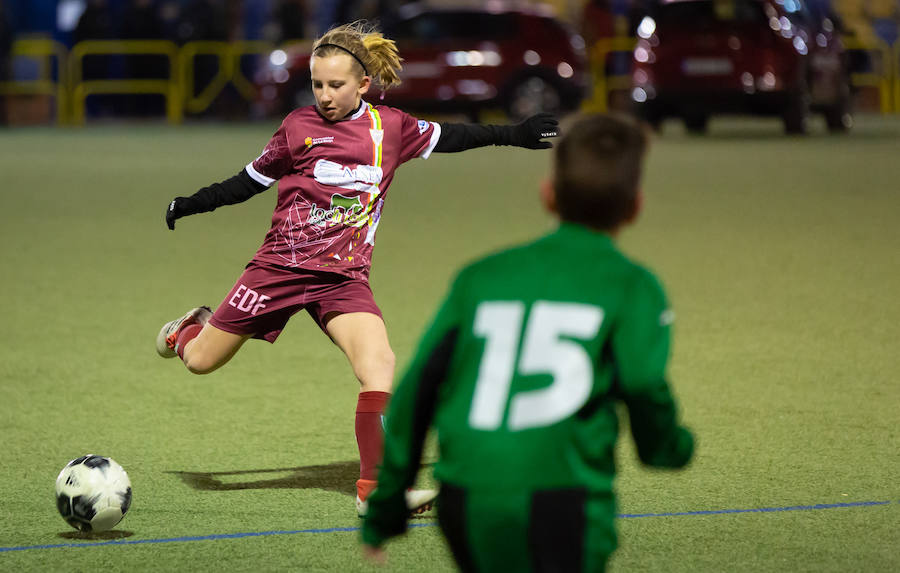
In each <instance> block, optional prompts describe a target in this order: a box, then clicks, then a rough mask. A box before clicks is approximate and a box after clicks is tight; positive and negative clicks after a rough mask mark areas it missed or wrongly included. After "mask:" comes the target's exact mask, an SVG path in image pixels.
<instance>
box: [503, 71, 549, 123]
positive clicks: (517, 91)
mask: <svg viewBox="0 0 900 573" xmlns="http://www.w3.org/2000/svg"><path fill="white" fill-rule="evenodd" d="M561 109H562V97H561V95H560V93H559V88H557V87H556V86H555V85H553V84H552V83H551V82H549V81H547V80H545V79H543V78H539V77H537V76H532V77H529V78H525V79H524V80H522V81H521V82H519V83H517V84H516V85H515V86H513V88H512V89H511V90H510V91H509V96H508V98H507V100H506V114H507V115H508V116H509V117H510V119H512V120H515V121H519V120H522V119H525V118H526V117H529V116H532V115H534V114H536V113H538V112H540V111H547V112H550V113H553V114H558V113H559V112H560V110H561Z"/></svg>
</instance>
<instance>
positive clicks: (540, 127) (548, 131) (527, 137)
mask: <svg viewBox="0 0 900 573" xmlns="http://www.w3.org/2000/svg"><path fill="white" fill-rule="evenodd" d="M558 135H559V122H558V121H557V120H556V118H555V117H553V114H551V113H547V112H545V111H542V112H540V113H536V114H534V115H533V116H531V117H529V118H528V119H526V120H525V121H523V122H521V123H517V124H516V125H514V126H513V128H512V144H513V145H517V146H519V147H524V148H526V149H549V148H551V147H553V144H552V143H550V142H549V141H541V140H542V139H545V138H547V137H557V136H558Z"/></svg>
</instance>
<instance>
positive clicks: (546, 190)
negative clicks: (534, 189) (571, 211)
mask: <svg viewBox="0 0 900 573" xmlns="http://www.w3.org/2000/svg"><path fill="white" fill-rule="evenodd" d="M540 193H541V204H542V205H543V206H544V209H546V210H547V211H549V212H551V213H553V214H554V215H558V214H559V211H558V210H557V208H556V189H554V188H553V182H552V181H551V180H550V179H547V178H545V179H543V180H541V186H540Z"/></svg>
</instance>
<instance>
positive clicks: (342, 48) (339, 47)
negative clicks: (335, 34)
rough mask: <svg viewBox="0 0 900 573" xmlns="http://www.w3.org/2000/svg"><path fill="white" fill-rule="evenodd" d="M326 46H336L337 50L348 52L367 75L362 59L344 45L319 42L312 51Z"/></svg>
mask: <svg viewBox="0 0 900 573" xmlns="http://www.w3.org/2000/svg"><path fill="white" fill-rule="evenodd" d="M326 46H331V47H332V48H337V49H338V50H343V51H345V52H347V53H348V54H350V55H351V56H353V59H354V60H356V61H357V62H359V65H361V66H362V69H363V72H365V74H366V75H369V70H368V69H366V65H365V64H364V63H363V62H362V60H360V59H359V57H358V56H357V55H356V54H354V53H353V52H351V51H350V50H348V49H347V48H345V47H344V46H338V45H337V44H319V45H318V46H316V49H315V50H313V51H318V50H319V48H324V47H326Z"/></svg>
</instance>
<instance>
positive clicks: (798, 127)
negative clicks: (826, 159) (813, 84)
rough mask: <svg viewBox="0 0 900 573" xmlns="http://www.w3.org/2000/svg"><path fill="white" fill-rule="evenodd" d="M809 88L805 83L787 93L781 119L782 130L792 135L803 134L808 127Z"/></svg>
mask: <svg viewBox="0 0 900 573" xmlns="http://www.w3.org/2000/svg"><path fill="white" fill-rule="evenodd" d="M810 97H811V96H810V94H809V88H808V87H807V85H806V83H805V82H803V83H801V85H800V86H799V87H797V88H795V89H793V90H791V92H790V93H788V97H787V105H786V106H785V109H784V115H783V116H782V119H783V121H784V131H785V133H789V134H792V135H804V134H805V133H806V130H807V128H808V127H809V125H808V124H809V102H810Z"/></svg>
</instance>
